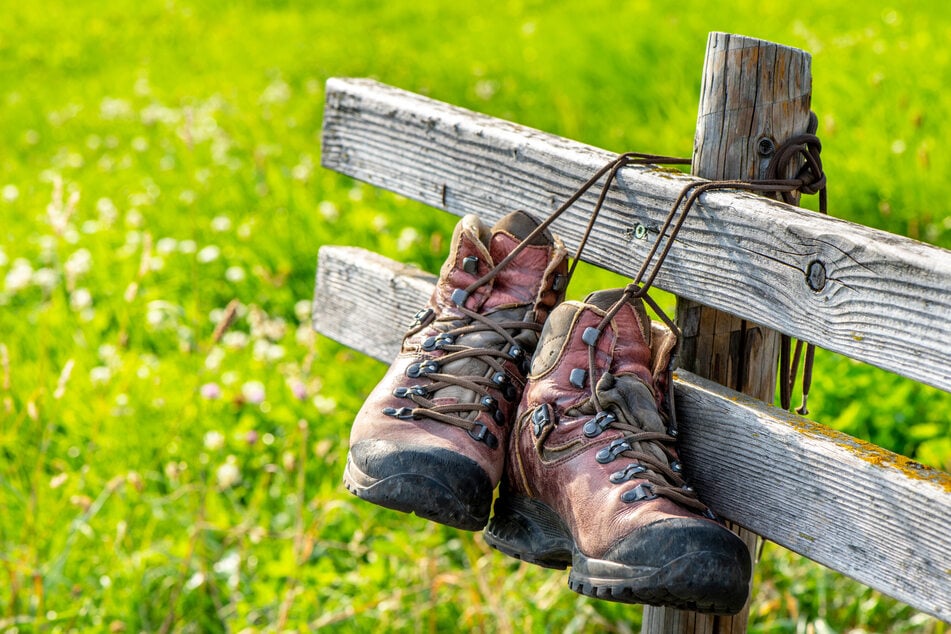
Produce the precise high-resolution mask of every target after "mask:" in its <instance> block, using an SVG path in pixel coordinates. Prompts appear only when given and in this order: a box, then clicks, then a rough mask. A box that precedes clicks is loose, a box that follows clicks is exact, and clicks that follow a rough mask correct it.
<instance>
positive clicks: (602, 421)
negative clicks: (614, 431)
mask: <svg viewBox="0 0 951 634" xmlns="http://www.w3.org/2000/svg"><path fill="white" fill-rule="evenodd" d="M616 420H617V417H616V416H615V415H614V414H612V413H611V412H598V413H597V414H595V415H594V418H592V419H591V420H589V421H588V422H587V423H585V424H584V427H583V428H582V431H583V432H584V435H585V436H587V437H588V438H595V437H596V436H600V435H601V433H602V432H603V431H604V430H605V429H607V428H608V427H609V426H610V425H611V423H613V422H614V421H616Z"/></svg>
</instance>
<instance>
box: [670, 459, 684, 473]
mask: <svg viewBox="0 0 951 634" xmlns="http://www.w3.org/2000/svg"><path fill="white" fill-rule="evenodd" d="M670 470H671V471H673V472H674V473H683V470H684V466H683V465H682V464H680V461H679V460H671V461H670Z"/></svg>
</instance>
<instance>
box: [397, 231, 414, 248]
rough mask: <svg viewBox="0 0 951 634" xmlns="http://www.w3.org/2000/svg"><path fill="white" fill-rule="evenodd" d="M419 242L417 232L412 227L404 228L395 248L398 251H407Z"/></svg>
mask: <svg viewBox="0 0 951 634" xmlns="http://www.w3.org/2000/svg"><path fill="white" fill-rule="evenodd" d="M418 240H419V231H417V230H416V229H415V228H413V227H404V228H403V230H402V231H400V235H399V237H398V238H397V239H396V248H397V250H399V251H407V250H409V249H410V248H411V247H412V246H413V245H414V244H416V242H417V241H418Z"/></svg>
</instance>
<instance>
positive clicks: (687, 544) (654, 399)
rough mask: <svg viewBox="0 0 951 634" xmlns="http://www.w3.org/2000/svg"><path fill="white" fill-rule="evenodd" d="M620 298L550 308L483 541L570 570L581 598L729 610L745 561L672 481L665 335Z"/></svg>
mask: <svg viewBox="0 0 951 634" xmlns="http://www.w3.org/2000/svg"><path fill="white" fill-rule="evenodd" d="M621 296H622V295H621V291H601V292H598V293H594V294H592V295H591V296H589V297H588V298H587V299H586V300H585V302H584V303H579V302H565V303H563V304H561V305H560V306H559V307H558V308H557V309H555V311H553V312H552V315H551V317H550V318H549V320H548V322H547V323H546V325H545V328H544V330H543V332H542V335H541V339H540V341H539V345H538V349H537V351H536V353H535V358H534V361H533V363H532V368H531V374H530V375H529V377H528V385H527V386H526V388H525V392H524V395H523V397H522V402H521V404H520V405H519V409H518V414H517V417H516V423H515V427H514V428H513V430H512V438H511V440H510V447H509V462H508V465H507V467H506V476H505V480H504V481H503V484H502V491H501V494H500V497H499V499H498V501H497V502H496V506H495V514H494V515H493V517H492V520H491V521H490V522H489V526H488V527H487V528H486V532H485V539H486V541H487V542H488V543H489V544H491V545H492V546H494V547H495V548H498V549H499V550H501V551H502V552H504V553H506V554H508V555H511V556H513V557H516V558H519V559H523V560H525V561H529V562H531V563H535V564H539V565H541V566H546V567H551V568H565V567H567V566H568V565H571V567H572V570H571V574H570V575H569V579H568V583H569V586H570V587H571V588H572V589H573V590H574V591H575V592H579V593H581V594H585V595H589V596H592V597H597V598H601V599H608V600H611V601H620V602H625V603H650V604H654V605H668V606H672V607H676V608H680V609H690V610H699V611H705V612H718V613H736V612H738V611H739V610H740V609H741V608H742V607H743V605H744V604H745V602H746V599H747V596H748V594H749V582H750V574H751V570H752V565H751V559H750V553H749V551H748V549H747V547H746V545H745V544H744V543H743V542H742V541H741V540H740V539H739V537H737V536H736V535H735V534H733V533H732V532H730V531H729V530H727V529H726V528H725V527H724V526H722V525H721V524H719V523H718V522H716V521H715V520H713V519H712V517H714V516H713V514H712V513H711V512H710V511H709V510H708V509H707V508H706V507H705V506H704V505H703V504H702V503H701V502H700V501H699V500H698V499H697V497H696V494H695V493H694V492H693V490H692V489H690V488H689V487H688V486H686V484H685V483H684V480H683V478H682V477H681V471H682V467H681V464H680V462H679V460H678V457H677V452H676V449H675V448H674V437H673V434H672V433H671V432H673V431H674V430H672V429H671V430H668V429H667V428H666V425H665V419H664V417H663V416H662V415H661V414H660V411H663V410H664V408H663V400H664V397H663V395H664V392H665V390H664V388H665V384H666V381H667V380H668V379H669V372H668V365H669V359H670V355H671V351H672V349H673V347H674V343H675V338H674V335H673V333H671V332H670V331H669V330H668V329H667V328H666V327H663V326H660V325H659V324H655V325H654V326H653V328H652V326H651V323H650V321H649V319H648V317H647V314H646V312H645V310H644V308H643V304H642V303H641V302H640V300H631V301H625V302H624V303H623V304H616V303H615V302H616V301H617V300H618V299H619V298H621ZM617 306H620V309H619V310H618V311H617V313H616V314H615V315H614V316H613V318H611V319H610V320H609V321H606V323H602V322H603V320H604V318H605V315H606V314H608V313H607V311H609V310H610V309H611V308H612V307H617ZM612 312H613V311H612ZM652 331H653V332H652Z"/></svg>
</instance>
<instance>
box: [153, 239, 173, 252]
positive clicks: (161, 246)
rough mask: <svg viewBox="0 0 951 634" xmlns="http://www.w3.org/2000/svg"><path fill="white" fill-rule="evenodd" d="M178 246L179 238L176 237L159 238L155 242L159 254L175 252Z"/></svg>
mask: <svg viewBox="0 0 951 634" xmlns="http://www.w3.org/2000/svg"><path fill="white" fill-rule="evenodd" d="M177 247H178V240H176V239H175V238H169V237H165V238H159V239H158V241H157V242H156V243H155V251H156V252H157V253H158V254H159V255H168V254H170V253H174V252H175V249H176V248H177Z"/></svg>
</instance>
